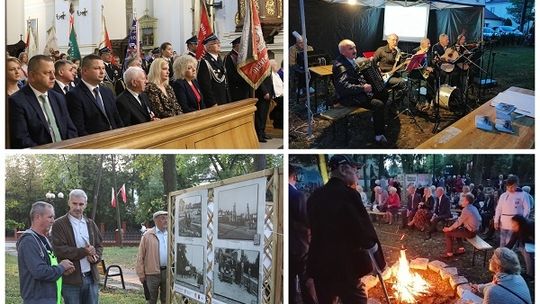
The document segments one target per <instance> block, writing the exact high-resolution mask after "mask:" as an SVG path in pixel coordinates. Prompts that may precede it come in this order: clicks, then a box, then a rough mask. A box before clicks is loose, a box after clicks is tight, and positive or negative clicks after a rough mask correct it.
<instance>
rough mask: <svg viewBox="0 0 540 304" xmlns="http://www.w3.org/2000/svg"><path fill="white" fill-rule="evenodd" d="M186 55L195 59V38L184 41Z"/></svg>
mask: <svg viewBox="0 0 540 304" xmlns="http://www.w3.org/2000/svg"><path fill="white" fill-rule="evenodd" d="M186 47H187V54H188V55H189V56H192V57H194V58H195V57H197V36H192V37H191V38H189V39H188V40H186Z"/></svg>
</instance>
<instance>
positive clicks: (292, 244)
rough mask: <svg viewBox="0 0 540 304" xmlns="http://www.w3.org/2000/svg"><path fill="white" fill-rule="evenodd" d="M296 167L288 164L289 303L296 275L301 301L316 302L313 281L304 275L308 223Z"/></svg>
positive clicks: (294, 291)
mask: <svg viewBox="0 0 540 304" xmlns="http://www.w3.org/2000/svg"><path fill="white" fill-rule="evenodd" d="M297 171H298V169H297V168H296V167H295V166H292V165H289V221H290V225H289V227H290V230H289V235H290V237H289V303H296V294H297V288H296V277H298V281H299V282H300V294H301V296H302V303H306V304H309V303H317V302H316V300H315V298H316V295H315V289H314V287H313V283H312V282H310V281H309V280H308V277H307V275H306V262H307V254H308V249H309V223H308V216H307V205H306V197H305V196H304V193H302V191H300V190H298V189H296V182H297V174H298V172H297Z"/></svg>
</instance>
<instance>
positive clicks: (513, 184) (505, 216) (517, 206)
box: [493, 175, 530, 247]
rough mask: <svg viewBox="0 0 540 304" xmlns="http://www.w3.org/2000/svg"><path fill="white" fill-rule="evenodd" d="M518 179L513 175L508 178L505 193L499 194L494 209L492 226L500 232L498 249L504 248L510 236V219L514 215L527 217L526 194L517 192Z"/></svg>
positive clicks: (527, 200)
mask: <svg viewBox="0 0 540 304" xmlns="http://www.w3.org/2000/svg"><path fill="white" fill-rule="evenodd" d="M518 184H519V179H518V177H517V176H515V175H510V176H508V179H507V180H506V192H504V193H503V194H501V196H500V197H499V202H498V203H497V207H496V209H495V217H494V219H493V220H494V226H495V229H496V230H499V229H500V231H501V234H500V247H504V246H506V244H508V242H509V241H510V237H511V236H512V217H513V216H514V215H523V216H524V217H528V216H529V211H530V207H529V199H528V197H527V194H526V193H525V192H523V191H521V190H519V191H518Z"/></svg>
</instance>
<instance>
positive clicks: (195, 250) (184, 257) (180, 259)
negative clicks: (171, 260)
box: [175, 244, 204, 291]
mask: <svg viewBox="0 0 540 304" xmlns="http://www.w3.org/2000/svg"><path fill="white" fill-rule="evenodd" d="M203 265H204V249H203V246H199V245H189V244H176V271H175V282H177V283H185V284H188V285H190V286H193V287H196V288H197V289H200V291H202V288H203V285H204V275H203V271H204V266H203Z"/></svg>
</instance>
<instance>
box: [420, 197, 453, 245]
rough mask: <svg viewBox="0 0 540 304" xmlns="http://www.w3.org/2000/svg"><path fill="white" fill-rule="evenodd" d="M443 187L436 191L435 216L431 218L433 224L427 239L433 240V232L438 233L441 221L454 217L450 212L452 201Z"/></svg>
mask: <svg viewBox="0 0 540 304" xmlns="http://www.w3.org/2000/svg"><path fill="white" fill-rule="evenodd" d="M444 192H445V190H444V188H443V187H437V189H436V190H435V205H434V206H433V216H432V217H431V224H430V227H429V229H428V236H427V237H426V240H427V239H430V238H431V234H432V233H433V232H437V224H438V223H439V222H441V221H444V220H446V219H449V218H451V217H452V213H451V212H450V199H449V198H448V196H446V194H444Z"/></svg>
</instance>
